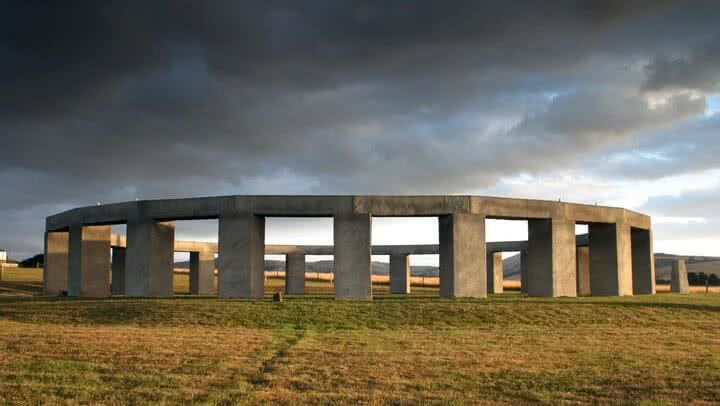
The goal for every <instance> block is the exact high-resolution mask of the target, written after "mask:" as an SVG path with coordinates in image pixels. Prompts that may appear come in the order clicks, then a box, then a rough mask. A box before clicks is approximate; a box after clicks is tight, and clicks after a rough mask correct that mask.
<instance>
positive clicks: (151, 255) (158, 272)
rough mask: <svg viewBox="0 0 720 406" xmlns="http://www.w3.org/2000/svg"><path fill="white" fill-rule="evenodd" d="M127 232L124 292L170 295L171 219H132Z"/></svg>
mask: <svg viewBox="0 0 720 406" xmlns="http://www.w3.org/2000/svg"><path fill="white" fill-rule="evenodd" d="M127 234H128V238H127V253H126V258H125V294H126V295H128V296H146V297H171V296H172V295H173V266H174V262H175V261H174V255H173V254H174V253H173V247H174V243H175V222H174V221H167V222H155V221H152V220H146V221H142V222H140V221H133V222H129V223H128V225H127Z"/></svg>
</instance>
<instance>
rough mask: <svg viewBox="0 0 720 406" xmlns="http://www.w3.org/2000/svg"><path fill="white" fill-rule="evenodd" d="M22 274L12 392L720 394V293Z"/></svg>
mask: <svg viewBox="0 0 720 406" xmlns="http://www.w3.org/2000/svg"><path fill="white" fill-rule="evenodd" d="M17 272H18V273H17V274H15V275H14V276H13V278H8V279H11V281H9V282H3V283H2V284H0V288H1V289H3V290H4V292H5V294H4V295H2V296H0V403H39V402H40V403H42V402H44V403H58V402H66V401H70V402H79V403H133V402H134V403H146V402H154V403H180V402H200V403H205V402H208V403H217V404H233V403H265V402H275V403H358V402H364V403H396V404H402V403H418V402H428V403H432V402H439V403H447V402H451V403H452V402H457V403H497V402H512V403H529V402H550V403H557V402H569V403H575V402H580V403H591V402H595V403H640V402H643V401H649V402H650V403H664V402H669V403H678V404H681V403H688V402H699V403H718V402H720V294H715V293H710V294H701V293H693V294H689V295H673V294H658V295H655V296H636V297H625V298H608V297H585V298H572V299H570V298H565V299H549V298H527V297H524V296H522V295H520V294H517V293H508V294H503V295H496V296H493V297H491V298H489V299H485V300H446V299H438V298H437V297H436V296H437V291H436V290H433V289H429V288H428V289H425V290H418V291H417V293H415V294H413V295H411V296H410V297H409V298H405V297H399V296H394V295H389V294H387V293H383V291H384V290H385V289H386V287H378V289H377V292H378V294H377V295H376V300H374V301H373V302H336V301H333V300H332V299H331V290H330V285H329V284H326V283H310V284H309V285H308V290H309V291H310V292H311V293H310V294H309V295H307V296H306V297H304V298H299V297H289V298H286V300H285V301H284V302H283V303H273V302H271V301H270V300H265V301H244V300H218V299H215V298H193V297H183V296H179V297H175V298H172V299H163V300H157V299H152V300H150V299H130V298H112V299H102V300H92V299H70V298H42V297H36V296H29V295H26V296H21V295H20V294H21V293H22V292H26V294H30V293H33V292H37V290H38V289H39V288H38V286H39V285H38V281H37V280H36V277H33V274H32V272H31V271H17ZM22 272H26V274H25V275H24V276H23V274H22ZM23 278H24V280H23ZM176 282H178V283H177V287H176V289H177V290H178V291H184V289H186V288H183V287H182V284H183V283H185V284H186V283H187V282H186V281H185V282H183V281H182V278H180V277H178V278H176ZM281 284H282V281H277V280H271V281H270V283H269V285H270V286H269V287H268V290H267V292H268V293H270V292H272V291H275V290H277V289H279V288H280V287H281ZM11 291H14V293H11Z"/></svg>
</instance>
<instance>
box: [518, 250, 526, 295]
mask: <svg viewBox="0 0 720 406" xmlns="http://www.w3.org/2000/svg"><path fill="white" fill-rule="evenodd" d="M527 286H528V255H527V250H524V251H520V293H524V294H527V293H528V289H527Z"/></svg>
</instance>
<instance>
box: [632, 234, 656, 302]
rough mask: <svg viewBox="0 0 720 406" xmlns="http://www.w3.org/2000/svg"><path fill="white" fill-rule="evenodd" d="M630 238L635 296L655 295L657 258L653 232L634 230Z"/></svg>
mask: <svg viewBox="0 0 720 406" xmlns="http://www.w3.org/2000/svg"><path fill="white" fill-rule="evenodd" d="M630 238H631V244H630V245H631V246H632V275H633V277H632V286H633V294H636V295H652V294H655V256H654V255H653V244H652V231H650V230H642V229H637V228H633V229H632V230H631V232H630Z"/></svg>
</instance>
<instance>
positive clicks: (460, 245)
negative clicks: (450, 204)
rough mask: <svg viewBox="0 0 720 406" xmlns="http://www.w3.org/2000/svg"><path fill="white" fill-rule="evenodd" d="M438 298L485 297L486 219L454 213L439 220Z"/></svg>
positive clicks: (481, 216) (478, 215)
mask: <svg viewBox="0 0 720 406" xmlns="http://www.w3.org/2000/svg"><path fill="white" fill-rule="evenodd" d="M438 228H439V238H440V296H441V297H487V277H486V276H485V275H486V269H485V260H486V259H485V252H486V251H485V216H483V215H480V214H465V213H453V214H451V215H446V216H440V217H439V219H438Z"/></svg>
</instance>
